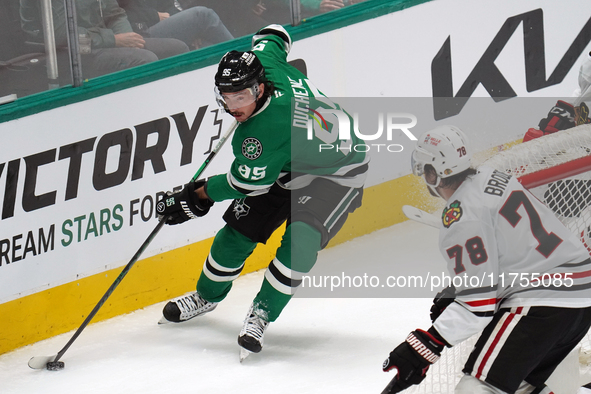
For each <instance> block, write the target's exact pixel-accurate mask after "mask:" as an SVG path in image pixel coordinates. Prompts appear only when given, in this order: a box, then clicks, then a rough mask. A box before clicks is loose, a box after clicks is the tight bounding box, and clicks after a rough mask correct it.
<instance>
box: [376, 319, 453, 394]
mask: <svg viewBox="0 0 591 394" xmlns="http://www.w3.org/2000/svg"><path fill="white" fill-rule="evenodd" d="M444 347H445V344H444V343H443V341H441V340H439V339H437V338H435V336H434V335H433V334H431V333H430V332H427V331H423V330H415V331H413V332H411V333H410V334H408V337H407V338H406V341H404V342H402V343H401V344H400V345H398V347H397V348H396V349H394V350H393V351H392V352H391V353H390V356H389V357H388V358H387V359H386V361H384V364H383V366H382V369H383V370H384V372H388V371H390V370H391V369H393V368H396V369H397V373H396V376H395V377H394V378H393V379H392V381H390V384H388V386H387V387H386V388H385V389H384V391H383V392H382V394H389V393H399V392H401V391H402V390H406V389H407V388H409V387H410V386H412V385H413V384H419V383H421V382H422V381H423V379H425V376H427V370H428V369H429V366H430V365H431V364H433V363H434V362H435V361H437V360H439V356H441V351H442V350H443V348H444Z"/></svg>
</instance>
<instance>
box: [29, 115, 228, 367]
mask: <svg viewBox="0 0 591 394" xmlns="http://www.w3.org/2000/svg"><path fill="white" fill-rule="evenodd" d="M236 127H238V123H237V122H236V121H234V122H232V125H231V126H230V127H229V128H228V130H227V131H226V133H225V134H224V135H223V136H222V137H220V140H219V141H218V143H217V145H216V146H215V148H213V150H212V151H211V153H210V154H209V156H207V158H206V159H205V161H204V162H203V164H202V165H201V167H199V169H198V170H197V172H196V173H195V175H193V178H191V182H194V181H196V180H197V178H199V176H201V173H203V171H204V170H205V168H206V167H207V166H208V165H209V163H210V162H211V161H212V160H213V158H214V157H215V155H216V154H217V152H218V151H219V150H220V149H221V148H222V146H223V145H224V143H225V142H226V140H227V139H228V137H230V135H231V134H232V133H233V132H234V130H236ZM166 219H167V217H166V216H165V217H162V218H160V220H159V221H158V225H156V228H154V230H152V232H151V233H150V235H149V236H148V238H146V240H145V241H144V243H143V244H142V246H140V248H139V249H138V251H137V252H135V254H134V255H133V257H132V258H131V260H130V261H129V263H127V265H126V266H125V267H124V268H123V270H122V271H121V273H120V274H119V276H117V279H115V281H114V282H113V284H112V285H111V287H109V289H108V290H107V292H106V293H105V295H103V297H102V298H101V299H100V300H99V302H98V303H97V304H96V306H95V307H94V309H93V310H92V311H91V312H90V314H89V315H88V316H87V317H86V319H85V320H84V322H83V323H82V325H81V326H80V327H79V328H78V330H76V332H75V333H74V335H73V336H72V338H70V340H69V341H68V343H66V345H65V346H64V347H63V348H62V350H60V351H59V352H58V353H57V354H55V355H53V356H38V357H33V358H31V359H30V360H29V367H31V368H33V369H43V368H47V369H48V370H50V371H57V370H60V369H63V368H64V366H65V364H64V363H63V362H61V361H59V360H60V359H61V358H62V356H63V355H64V353H66V351H67V350H68V349H69V348H70V346H71V345H72V343H74V341H75V340H76V338H78V336H79V335H80V334H81V333H82V331H83V330H84V328H86V326H87V325H88V324H89V323H90V321H91V320H92V318H93V317H94V316H95V315H96V313H97V312H98V311H99V309H101V307H102V306H103V304H104V303H105V301H107V298H109V297H110V296H111V294H112V293H113V291H114V290H115V288H116V287H117V286H118V285H119V283H121V281H122V280H123V278H124V277H125V275H127V273H128V272H129V270H130V269H131V267H133V265H134V264H135V262H136V261H137V260H138V259H139V257H140V256H141V254H142V253H143V252H144V251H145V250H146V248H147V247H148V245H149V244H150V242H152V240H153V239H154V238H155V237H156V234H158V232H159V231H160V229H162V227H163V226H164V224H165V223H166Z"/></svg>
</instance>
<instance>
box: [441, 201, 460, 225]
mask: <svg viewBox="0 0 591 394" xmlns="http://www.w3.org/2000/svg"><path fill="white" fill-rule="evenodd" d="M462 212H463V210H462V207H460V202H459V201H458V200H456V201H454V202H452V203H451V204H450V205H449V208H447V207H446V208H445V209H444V210H443V214H442V215H441V220H442V221H443V225H444V226H445V228H449V226H451V225H452V224H453V223H455V222H457V221H459V220H460V218H461V217H462Z"/></svg>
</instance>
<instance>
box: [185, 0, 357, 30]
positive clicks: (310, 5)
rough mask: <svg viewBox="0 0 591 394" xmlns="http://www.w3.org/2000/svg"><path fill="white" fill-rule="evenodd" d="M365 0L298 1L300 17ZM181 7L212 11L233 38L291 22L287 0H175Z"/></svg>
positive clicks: (288, 0) (288, 1)
mask: <svg viewBox="0 0 591 394" xmlns="http://www.w3.org/2000/svg"><path fill="white" fill-rule="evenodd" d="M361 1H365V0H301V11H302V18H308V17H311V16H314V15H317V14H321V13H324V12H328V11H333V10H337V9H340V8H343V7H345V6H347V5H350V4H354V3H359V2H361ZM178 2H179V3H180V5H181V6H182V7H183V9H185V10H186V9H190V8H191V7H195V6H204V7H208V8H211V9H212V10H214V11H215V12H216V13H217V14H218V15H219V17H220V18H221V20H222V21H223V22H224V24H225V25H226V27H227V28H228V30H230V33H232V35H233V36H234V37H241V36H245V35H249V34H253V33H255V32H256V31H257V30H259V29H260V28H262V27H264V26H267V25H269V24H271V23H277V24H280V25H285V24H288V23H291V8H290V0H178Z"/></svg>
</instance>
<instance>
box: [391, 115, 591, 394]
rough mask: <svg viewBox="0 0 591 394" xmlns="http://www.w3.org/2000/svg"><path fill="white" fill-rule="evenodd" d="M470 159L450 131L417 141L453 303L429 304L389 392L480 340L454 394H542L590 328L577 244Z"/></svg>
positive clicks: (526, 198)
mask: <svg viewBox="0 0 591 394" xmlns="http://www.w3.org/2000/svg"><path fill="white" fill-rule="evenodd" d="M470 157H471V150H470V147H469V146H468V143H467V139H466V136H465V135H464V133H463V132H462V131H461V130H459V129H458V128H457V127H454V126H442V127H438V128H436V129H434V130H432V131H430V132H428V133H425V134H423V135H422V136H421V137H420V138H419V140H418V142H417V147H416V149H415V151H414V152H413V155H412V159H413V163H412V166H413V172H414V173H415V175H419V176H423V177H424V180H425V182H426V184H427V186H428V188H429V190H430V191H431V193H432V194H433V195H436V196H440V197H442V198H443V199H445V200H446V201H447V206H446V207H445V208H444V210H443V212H442V216H441V225H440V233H439V247H440V250H441V253H442V255H443V257H444V259H445V261H446V263H447V267H448V271H449V274H450V276H451V278H453V284H454V286H455V299H453V298H450V299H448V301H447V302H445V301H442V300H441V299H437V298H436V300H435V301H436V302H435V307H434V309H432V312H434V313H433V314H432V318H433V319H434V323H433V325H432V326H431V328H429V329H428V330H427V331H423V330H420V329H417V330H415V331H413V332H412V333H411V334H410V335H409V336H408V338H407V340H406V341H405V342H403V343H402V344H400V345H399V346H398V347H397V348H396V349H394V351H392V352H391V353H390V357H389V358H388V359H387V360H386V361H385V362H384V366H383V368H384V370H385V371H389V370H391V369H393V368H396V369H397V371H398V372H397V375H396V377H395V378H394V379H393V381H392V382H391V384H390V385H389V386H388V387H389V390H390V391H386V392H392V393H395V392H399V391H402V390H404V389H406V388H408V387H409V386H411V385H413V384H418V383H420V382H421V381H422V380H423V379H424V377H425V374H426V371H427V369H428V367H429V365H431V364H432V363H434V362H435V361H437V359H438V358H439V356H440V354H441V351H442V350H443V349H444V348H445V347H446V346H447V347H451V346H454V345H456V344H458V343H460V342H462V341H464V340H465V339H468V338H469V337H471V336H472V335H474V334H477V333H481V335H480V338H479V339H478V341H477V343H476V345H475V347H474V350H473V351H472V353H471V354H470V357H469V359H468V361H467V363H466V365H465V367H464V370H463V372H464V373H465V376H464V377H463V378H462V379H461V381H460V383H459V384H458V386H457V387H456V393H514V392H516V391H517V390H518V388H520V386H521V389H523V388H524V387H526V388H528V389H530V391H526V392H531V390H537V391H535V392H549V391H548V388H545V382H546V380H547V378H548V377H549V376H550V375H551V374H552V372H553V371H554V369H555V368H556V366H557V365H558V364H559V363H560V362H561V361H562V360H563V359H564V358H565V357H566V356H567V354H568V353H569V352H570V351H571V350H572V349H573V348H574V347H575V346H576V345H577V344H578V343H579V341H580V340H581V339H582V338H583V336H584V335H585V334H586V332H587V331H588V329H589V326H590V325H591V260H590V259H589V254H588V252H587V250H586V249H585V247H584V246H583V244H582V243H581V242H580V241H579V240H578V239H577V237H576V236H574V235H573V234H572V233H570V232H569V231H568V230H567V229H566V228H565V227H564V226H563V225H562V223H560V221H559V220H558V219H557V218H556V217H555V216H554V214H553V213H552V211H551V210H550V209H548V208H547V207H546V206H545V205H543V204H542V203H541V202H540V201H538V200H537V199H536V198H535V197H534V196H533V195H531V194H530V193H529V191H527V190H526V189H525V188H523V186H521V184H520V183H519V182H518V181H517V179H515V178H514V177H512V176H509V175H506V174H504V173H501V172H498V171H496V170H494V169H491V168H486V167H481V168H479V169H478V170H475V169H474V168H472V167H471V164H470ZM448 291H449V289H448ZM542 390H546V391H542Z"/></svg>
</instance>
